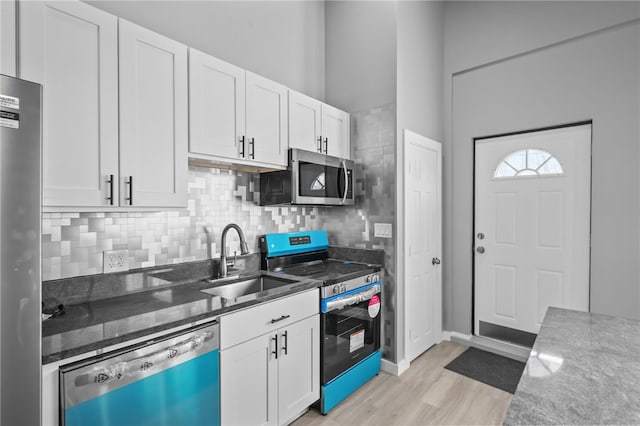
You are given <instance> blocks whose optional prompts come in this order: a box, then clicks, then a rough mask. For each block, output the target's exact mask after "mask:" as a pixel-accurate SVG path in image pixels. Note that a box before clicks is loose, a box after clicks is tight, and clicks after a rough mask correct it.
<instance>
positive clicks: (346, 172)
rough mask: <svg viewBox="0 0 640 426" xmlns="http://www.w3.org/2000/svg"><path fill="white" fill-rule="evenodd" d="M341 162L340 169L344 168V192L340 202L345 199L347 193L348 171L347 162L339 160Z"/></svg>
mask: <svg viewBox="0 0 640 426" xmlns="http://www.w3.org/2000/svg"><path fill="white" fill-rule="evenodd" d="M340 162H341V163H342V169H343V170H344V194H343V196H342V204H344V203H345V202H346V201H347V194H348V193H349V172H348V171H347V162H346V161H344V160H340Z"/></svg>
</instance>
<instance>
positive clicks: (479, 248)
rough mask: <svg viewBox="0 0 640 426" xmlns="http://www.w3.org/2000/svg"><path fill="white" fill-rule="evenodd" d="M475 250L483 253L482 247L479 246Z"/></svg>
mask: <svg viewBox="0 0 640 426" xmlns="http://www.w3.org/2000/svg"><path fill="white" fill-rule="evenodd" d="M476 251H477V252H478V253H480V254H482V253H484V247H482V246H480V247H478V248H477V249H476Z"/></svg>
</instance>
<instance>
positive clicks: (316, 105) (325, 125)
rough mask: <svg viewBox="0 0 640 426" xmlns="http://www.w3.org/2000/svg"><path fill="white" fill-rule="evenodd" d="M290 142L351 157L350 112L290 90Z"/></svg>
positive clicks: (330, 153)
mask: <svg viewBox="0 0 640 426" xmlns="http://www.w3.org/2000/svg"><path fill="white" fill-rule="evenodd" d="M289 146H290V147H291V148H300V149H305V150H307V151H315V152H322V153H324V154H329V155H333V156H336V157H341V158H351V152H350V142H349V114H348V113H346V112H344V111H342V110H339V109H338V108H335V107H332V106H331V105H327V104H325V103H322V102H320V101H318V100H316V99H313V98H311V97H309V96H306V95H303V94H302V93H299V92H296V91H294V90H289Z"/></svg>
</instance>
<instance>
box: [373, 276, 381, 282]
mask: <svg viewBox="0 0 640 426" xmlns="http://www.w3.org/2000/svg"><path fill="white" fill-rule="evenodd" d="M373 281H374V282H376V281H380V275H378V274H375V275H374V276H373Z"/></svg>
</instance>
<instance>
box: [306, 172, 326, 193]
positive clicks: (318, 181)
mask: <svg viewBox="0 0 640 426" xmlns="http://www.w3.org/2000/svg"><path fill="white" fill-rule="evenodd" d="M324 188H325V177H324V173H320V174H319V175H318V176H317V177H316V178H315V179H314V180H313V182H311V188H309V189H310V190H311V191H323V190H324Z"/></svg>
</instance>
